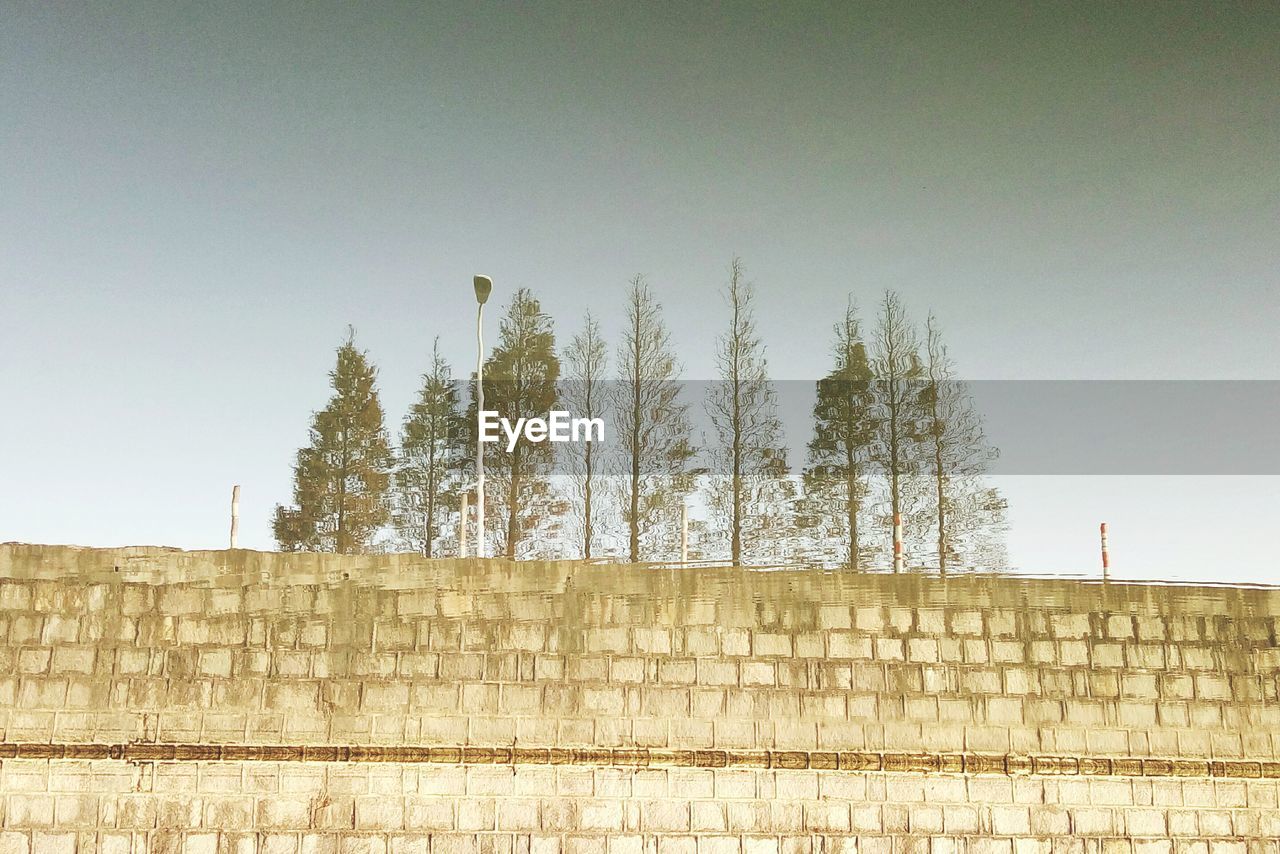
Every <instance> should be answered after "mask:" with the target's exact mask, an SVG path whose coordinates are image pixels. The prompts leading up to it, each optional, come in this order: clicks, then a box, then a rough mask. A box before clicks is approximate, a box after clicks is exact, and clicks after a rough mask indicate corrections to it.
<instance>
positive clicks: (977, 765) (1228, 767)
mask: <svg viewBox="0 0 1280 854" xmlns="http://www.w3.org/2000/svg"><path fill="white" fill-rule="evenodd" d="M4 759H37V760H118V761H123V762H338V763H370V762H381V763H391V762H395V763H406V764H432V765H553V766H554V765H576V766H593V767H613V768H754V769H760V770H768V769H772V770H815V771H836V772H840V771H847V772H876V773H903V774H953V775H954V774H962V775H977V774H984V775H997V776H1009V777H1019V776H1049V777H1115V778H1134V777H1148V778H1149V777H1169V778H1178V779H1188V778H1210V779H1269V780H1272V779H1280V761H1273V760H1253V759H1233V760H1218V759H1174V758H1152V757H1135V756H1124V757H1115V756H1113V757H1094V756H1041V755H1027V756H1023V755H1017V754H980V753H912V752H892V751H886V752H874V751H872V752H868V751H820V750H667V749H654V748H594V747H541V748H539V747H486V746H475V745H453V746H378V745H322V744H320V745H303V744H294V745H272V744H210V743H171V744H164V743H155V742H119V743H76V742H0V761H2V760H4Z"/></svg>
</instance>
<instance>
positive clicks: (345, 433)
mask: <svg viewBox="0 0 1280 854" xmlns="http://www.w3.org/2000/svg"><path fill="white" fill-rule="evenodd" d="M329 377H330V380H331V384H332V386H333V391H334V394H333V397H332V398H331V399H330V400H329V404H328V406H326V407H325V408H324V409H322V410H320V411H319V412H317V413H315V415H314V417H313V419H312V422H311V444H310V446H308V447H306V448H302V449H300V450H299V451H298V458H297V462H296V463H295V465H294V468H293V481H294V483H293V501H294V506H292V507H283V506H280V505H277V506H276V510H275V517H274V519H273V521H272V530H273V532H274V533H275V538H276V542H277V543H278V544H279V547H280V549H281V551H318V552H337V553H339V554H352V553H358V552H364V551H368V550H369V547H370V545H371V543H372V540H373V536H374V534H376V533H377V531H378V529H379V528H381V527H382V526H383V525H385V524H386V523H387V520H388V516H389V508H388V495H387V493H388V486H389V483H390V472H391V466H392V456H391V449H390V447H389V445H388V442H387V433H386V430H385V429H384V427H383V415H382V404H381V403H379V401H378V391H377V388H376V381H377V369H376V368H374V366H373V365H371V364H370V363H369V359H368V354H367V353H365V352H364V351H362V350H357V349H356V346H355V330H354V329H353V330H350V332H349V334H348V337H347V341H346V343H344V344H343V345H342V346H341V347H339V348H338V363H337V366H336V367H335V368H334V370H333V371H332V372H331V373H330V374H329Z"/></svg>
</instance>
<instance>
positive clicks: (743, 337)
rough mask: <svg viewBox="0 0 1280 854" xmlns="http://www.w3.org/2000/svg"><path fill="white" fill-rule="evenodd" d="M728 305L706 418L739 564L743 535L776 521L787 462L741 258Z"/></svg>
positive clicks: (733, 267) (754, 536)
mask: <svg viewBox="0 0 1280 854" xmlns="http://www.w3.org/2000/svg"><path fill="white" fill-rule="evenodd" d="M725 301H726V302H727V303H728V305H729V330H728V331H727V332H726V333H725V334H724V335H722V336H721V338H720V342H719V352H718V354H717V363H718V367H719V373H720V379H719V380H718V381H717V382H716V383H715V384H714V385H713V386H712V387H711V389H710V391H709V393H708V397H707V414H708V415H709V416H710V418H711V423H712V426H713V428H714V429H715V431H716V434H717V435H718V437H719V440H720V447H719V449H718V454H717V455H718V456H719V458H720V462H721V466H718V467H717V468H719V470H721V471H724V472H725V473H726V475H727V481H728V483H727V487H728V489H727V495H724V496H723V498H722V499H719V498H717V499H715V503H716V504H717V505H719V506H720V507H722V508H723V509H722V510H720V513H721V514H722V515H724V516H727V521H728V524H729V556H730V560H731V561H732V562H733V563H734V564H735V565H738V564H741V563H742V558H743V545H744V532H746V533H747V534H748V536H749V538H750V539H751V540H752V541H758V540H759V539H760V538H761V535H762V534H763V533H764V532H765V531H766V530H767V529H768V528H769V527H770V526H771V525H772V524H774V523H776V522H777V521H778V520H777V519H776V516H777V515H778V513H777V507H778V504H777V500H776V499H777V498H778V497H779V495H780V494H781V492H782V491H783V484H782V479H783V478H784V477H785V475H786V472H787V463H786V449H785V448H783V447H782V444H781V442H782V424H781V422H780V421H779V420H778V413H777V403H776V399H775V395H774V390H773V386H772V384H771V383H770V382H769V367H768V361H767V360H766V359H765V350H764V344H763V342H761V340H760V337H759V335H758V334H757V333H756V325H755V308H754V306H753V301H754V292H753V290H752V287H751V285H750V284H749V283H748V282H747V281H746V279H745V276H744V272H743V267H742V261H741V259H739V258H734V259H733V261H732V262H731V263H730V265H729V285H728V287H727V289H726V291H725ZM771 517H775V518H771ZM748 518H750V524H748ZM748 529H749V530H748Z"/></svg>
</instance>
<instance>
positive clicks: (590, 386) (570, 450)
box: [560, 312, 609, 560]
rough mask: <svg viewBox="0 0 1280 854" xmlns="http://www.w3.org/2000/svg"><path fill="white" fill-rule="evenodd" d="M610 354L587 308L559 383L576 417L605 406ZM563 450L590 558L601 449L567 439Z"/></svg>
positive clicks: (591, 414) (563, 398)
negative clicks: (567, 461) (606, 373)
mask: <svg viewBox="0 0 1280 854" xmlns="http://www.w3.org/2000/svg"><path fill="white" fill-rule="evenodd" d="M608 363H609V354H608V350H607V348H606V345H605V341H604V338H603V337H601V335H600V324H599V323H598V322H597V321H596V320H595V318H593V317H592V316H591V314H590V312H588V313H587V316H586V319H585V320H584V321H583V325H582V331H580V332H579V333H578V334H577V335H575V336H573V340H572V341H570V342H569V347H568V348H567V349H566V350H565V353H564V359H563V365H564V368H565V373H564V380H563V381H562V382H561V387H560V400H561V402H562V403H563V404H564V405H565V407H566V408H567V409H568V410H569V411H570V412H572V413H573V415H574V417H576V418H600V417H602V416H604V414H605V412H606V409H607V399H606V397H607V395H606V389H605V371H606V370H607V369H608ZM564 449H565V450H564V453H565V455H566V456H567V457H568V458H569V466H570V468H571V469H572V474H573V476H574V477H573V479H574V483H573V486H572V487H571V489H572V490H573V493H574V499H575V505H576V506H577V507H578V508H579V518H580V519H581V523H582V529H581V533H582V556H583V557H584V558H585V559H587V560H590V559H591V550H592V543H593V542H594V540H595V537H596V519H597V516H598V515H599V509H598V502H599V499H600V497H601V496H600V493H601V489H600V487H601V485H602V484H601V479H602V476H603V474H604V471H603V465H602V462H603V461H602V460H601V459H600V453H601V450H599V449H597V446H596V444H595V443H594V442H568V443H565V445H564Z"/></svg>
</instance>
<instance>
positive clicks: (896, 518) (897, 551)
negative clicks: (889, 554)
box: [893, 513, 903, 572]
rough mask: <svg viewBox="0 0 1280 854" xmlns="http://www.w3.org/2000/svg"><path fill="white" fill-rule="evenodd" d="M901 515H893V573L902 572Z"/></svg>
mask: <svg viewBox="0 0 1280 854" xmlns="http://www.w3.org/2000/svg"><path fill="white" fill-rule="evenodd" d="M902 570H903V555H902V515H901V514H899V513H895V514H893V571H894V572H902Z"/></svg>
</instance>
